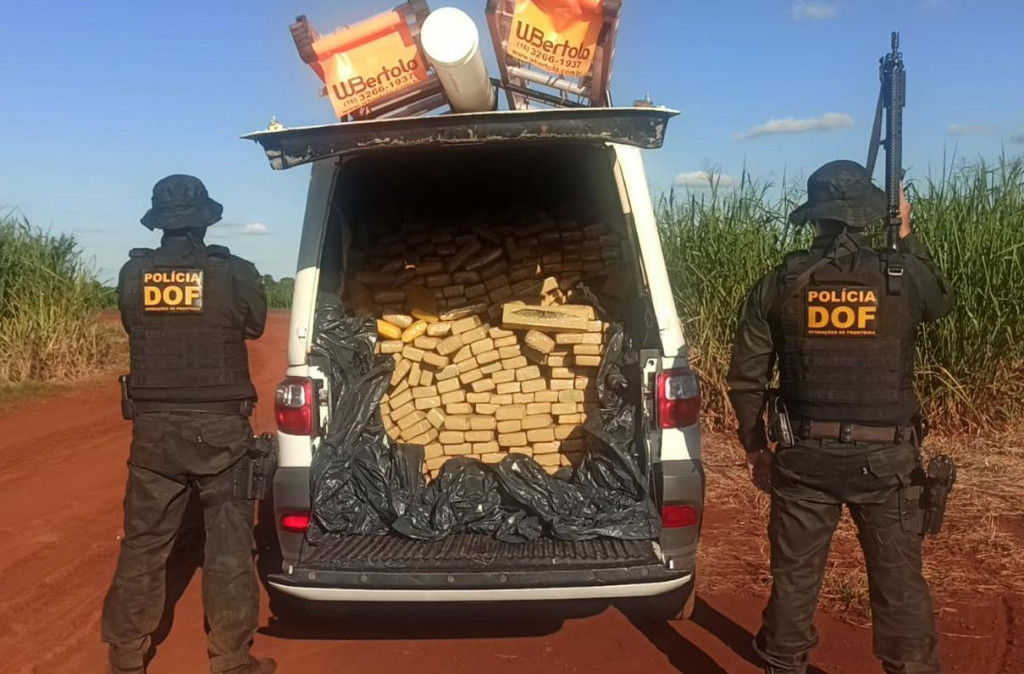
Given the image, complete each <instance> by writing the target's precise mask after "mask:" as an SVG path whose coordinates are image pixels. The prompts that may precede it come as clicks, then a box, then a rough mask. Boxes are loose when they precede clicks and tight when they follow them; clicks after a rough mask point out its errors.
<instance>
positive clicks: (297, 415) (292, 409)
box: [274, 377, 317, 436]
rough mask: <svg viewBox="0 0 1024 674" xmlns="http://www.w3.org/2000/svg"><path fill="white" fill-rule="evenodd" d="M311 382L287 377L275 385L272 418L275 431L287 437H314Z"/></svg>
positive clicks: (313, 398)
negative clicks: (275, 427)
mask: <svg viewBox="0 0 1024 674" xmlns="http://www.w3.org/2000/svg"><path fill="white" fill-rule="evenodd" d="M314 391H315V387H314V386H313V380H312V379H309V378H307V377H288V378H287V379H285V380H284V381H282V382H281V383H280V384H278V385H277V395H276V396H275V398H274V416H275V417H277V429H278V430H279V431H281V432H282V433H287V434H289V435H309V436H312V435H315V433H314V431H315V427H316V424H314V423H313V420H314V418H315V417H316V412H317V401H316V396H315V395H314Z"/></svg>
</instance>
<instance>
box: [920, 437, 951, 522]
mask: <svg viewBox="0 0 1024 674" xmlns="http://www.w3.org/2000/svg"><path fill="white" fill-rule="evenodd" d="M955 482H956V464H955V463H953V459H951V458H950V457H948V456H945V455H943V456H939V457H936V458H934V459H932V460H931V462H930V463H929V464H928V469H927V471H925V475H924V485H923V486H924V491H923V492H922V494H921V510H922V512H923V513H924V521H923V525H922V533H924V534H925V535H928V536H934V535H936V534H938V533H939V532H940V531H941V530H942V520H943V517H944V516H945V514H946V503H947V502H948V499H949V494H950V492H952V491H953V484H954V483H955Z"/></svg>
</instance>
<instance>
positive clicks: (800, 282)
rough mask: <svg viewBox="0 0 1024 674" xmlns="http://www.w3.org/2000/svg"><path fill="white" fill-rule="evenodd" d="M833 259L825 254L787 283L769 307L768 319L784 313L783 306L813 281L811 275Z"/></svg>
mask: <svg viewBox="0 0 1024 674" xmlns="http://www.w3.org/2000/svg"><path fill="white" fill-rule="evenodd" d="M832 260H833V258H831V257H829V256H828V255H823V256H822V257H821V258H820V259H819V260H817V261H816V262H815V263H814V264H812V265H811V266H809V267H808V268H807V269H805V270H804V271H803V273H802V274H800V275H799V276H797V277H796V278H795V279H794V280H793V281H792V282H789V283H786V287H785V289H784V290H783V291H782V292H781V293H779V294H778V295H777V296H776V297H775V301H774V302H772V305H771V307H769V308H768V317H767V318H768V320H769V321H774V320H775V318H776V317H777V316H778V315H779V314H780V313H782V306H783V305H784V304H785V303H786V302H788V301H789V300H791V299H792V298H793V296H795V295H796V294H797V293H799V292H800V291H801V290H803V289H804V288H806V287H807V285H808V284H809V283H810V282H811V277H812V276H814V272H816V271H818V270H819V269H821V268H822V267H824V266H825V265H826V264H828V263H829V262H831V261H832Z"/></svg>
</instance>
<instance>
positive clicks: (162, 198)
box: [141, 175, 224, 230]
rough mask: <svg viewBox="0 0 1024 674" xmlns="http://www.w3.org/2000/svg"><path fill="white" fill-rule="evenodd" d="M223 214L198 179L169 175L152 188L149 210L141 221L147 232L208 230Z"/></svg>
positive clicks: (220, 207)
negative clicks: (158, 230)
mask: <svg viewBox="0 0 1024 674" xmlns="http://www.w3.org/2000/svg"><path fill="white" fill-rule="evenodd" d="M223 212H224V207H223V206H221V205H220V204H218V203H217V202H216V201H214V200H213V199H211V198H210V195H209V194H207V193H206V186H205V185H203V181H201V180H200V179H199V178H196V177H193V176H186V175H170V176H167V177H166V178H163V179H162V180H160V181H159V182H158V183H157V184H156V185H154V186H153V207H152V208H151V209H149V210H148V211H146V214H145V215H144V216H142V221H141V222H142V224H143V225H145V226H146V227H148V228H149V229H151V230H152V229H184V228H185V227H209V226H210V225H212V224H214V223H216V222H218V221H220V218H221V214H222V213H223Z"/></svg>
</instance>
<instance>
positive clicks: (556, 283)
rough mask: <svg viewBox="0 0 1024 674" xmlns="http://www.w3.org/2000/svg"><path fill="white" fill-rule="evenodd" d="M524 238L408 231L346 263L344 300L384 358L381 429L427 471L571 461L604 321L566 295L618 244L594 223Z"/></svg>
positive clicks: (590, 398)
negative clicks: (370, 325) (413, 451)
mask: <svg viewBox="0 0 1024 674" xmlns="http://www.w3.org/2000/svg"><path fill="white" fill-rule="evenodd" d="M536 230H537V228H536V227H535V228H529V229H525V230H524V231H523V232H522V233H520V235H519V236H518V237H516V238H513V237H511V236H508V237H504V238H499V236H500V232H490V231H484V230H482V229H477V230H476V231H474V232H473V233H472V234H468V235H455V234H453V233H452V232H451V231H450V230H438V231H435V230H430V231H429V232H428V231H427V230H421V229H419V228H418V227H415V226H414V227H409V228H407V229H406V231H405V232H404V233H403V234H402V237H403V238H404V245H403V244H401V243H399V242H398V241H396V240H395V239H393V238H389V239H386V240H385V241H383V242H382V243H381V245H379V246H375V247H373V248H372V249H371V250H370V251H366V252H365V253H364V252H358V251H353V253H354V254H353V255H350V261H354V262H355V263H356V264H358V265H359V267H360V268H361V269H359V270H357V271H355V272H354V274H352V275H351V276H350V278H349V281H348V283H347V296H348V302H349V303H350V305H351V306H352V307H353V308H354V310H355V311H357V312H358V313H371V314H373V315H376V316H377V317H378V320H377V326H378V332H379V336H380V341H379V342H378V346H377V348H378V351H379V353H382V354H387V355H391V356H392V357H394V359H395V370H394V373H393V376H392V379H391V388H390V389H389V391H388V393H387V395H386V396H385V397H384V399H383V400H382V403H381V412H382V416H383V419H384V424H385V428H386V430H387V432H388V433H389V435H390V436H391V437H392V438H393V439H395V440H397V441H399V442H403V443H409V444H419V445H423V446H424V447H425V448H426V464H425V470H426V472H427V473H428V474H429V475H430V476H431V477H436V475H437V473H438V471H439V470H440V468H441V466H442V465H443V464H444V462H445V461H446V460H447V459H449V458H451V457H454V456H473V457H475V458H478V459H481V460H483V461H485V462H487V463H496V462H498V461H500V460H501V459H502V458H503V457H504V456H506V455H507V454H509V453H519V454H526V455H529V456H533V457H534V459H536V460H537V462H538V463H539V464H540V465H542V466H544V467H545V469H547V470H548V471H549V472H554V471H556V470H558V469H559V468H560V467H562V466H567V465H570V464H572V463H574V462H577V461H578V460H579V459H580V458H581V456H582V453H583V450H584V445H583V436H582V433H581V429H580V425H581V424H582V423H583V421H584V419H585V418H586V415H587V414H588V413H590V412H592V411H594V410H595V409H597V408H598V404H597V391H596V375H597V370H598V366H599V365H600V364H601V359H602V356H603V353H604V337H605V333H606V331H607V324H604V323H602V322H600V321H598V320H596V317H595V314H594V310H593V308H592V307H590V306H585V305H575V304H570V302H572V301H573V300H574V299H576V298H575V297H574V292H573V290H572V287H573V286H574V285H575V283H576V282H577V281H578V280H580V279H581V278H582V276H583V275H584V274H590V273H600V272H601V271H604V270H607V269H610V268H612V267H614V266H615V265H617V261H618V259H619V251H620V248H619V245H618V244H617V243H616V244H614V245H613V241H617V237H615V236H614V235H612V234H610V233H609V232H607V230H606V229H605V228H604V227H603V226H591V227H589V228H581V227H579V226H578V225H576V224H575V223H574V222H571V221H568V222H563V223H554V222H550V221H549V222H547V223H546V224H545V225H544V226H542V227H541V228H540V230H539V232H538V231H536ZM555 235H557V237H556V236H555ZM577 235H579V236H581V237H586V240H588V241H590V240H596V241H598V242H601V243H602V247H599V248H596V249H594V248H588V250H597V251H599V252H601V257H600V258H599V259H598V260H597V262H598V263H599V264H589V263H591V262H592V260H590V259H588V260H583V259H582V256H581V257H580V258H579V259H577V255H578V254H574V253H568V252H567V250H571V249H572V248H573V247H574V246H575V245H576V244H577V241H578V239H577ZM424 237H426V242H428V243H424ZM542 237H543V239H544V241H545V243H544V244H543V248H541V247H540V246H541V245H542V244H541V243H540V242H541V239H542ZM499 242H500V245H499ZM410 248H413V250H412V251H410ZM538 249H539V250H543V251H545V252H544V253H542V254H541V253H538V252H535V251H537V250H538ZM613 249H614V251H615V252H614V253H613V252H612V251H613ZM567 256H568V257H569V258H570V259H569V261H568V264H569V265H570V268H569V269H568V270H566V269H565V265H566V264H567V263H566V262H564V260H565V259H566V257H567ZM589 257H592V256H588V258H589Z"/></svg>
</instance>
